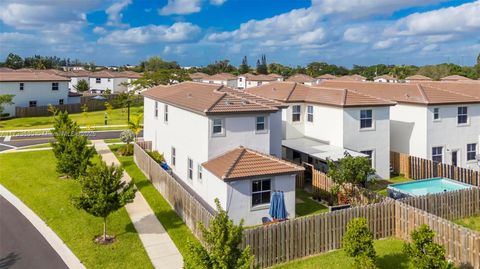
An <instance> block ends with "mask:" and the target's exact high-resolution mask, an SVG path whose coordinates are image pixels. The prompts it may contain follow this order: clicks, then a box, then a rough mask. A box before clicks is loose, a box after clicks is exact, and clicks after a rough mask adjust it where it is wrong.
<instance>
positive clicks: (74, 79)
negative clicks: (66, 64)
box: [67, 70, 92, 92]
mask: <svg viewBox="0 0 480 269" xmlns="http://www.w3.org/2000/svg"><path fill="white" fill-rule="evenodd" d="M91 74H92V72H90V71H86V70H78V71H71V72H68V74H67V76H68V77H69V78H70V83H69V84H68V88H69V89H70V91H75V92H76V91H77V84H78V82H79V81H80V80H85V81H86V82H87V84H88V85H89V86H90V75H91Z"/></svg>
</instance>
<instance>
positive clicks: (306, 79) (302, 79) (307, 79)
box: [287, 74, 317, 86]
mask: <svg viewBox="0 0 480 269" xmlns="http://www.w3.org/2000/svg"><path fill="white" fill-rule="evenodd" d="M287 81H290V82H296V83H300V84H305V85H308V86H312V85H313V84H315V83H316V82H317V80H316V79H314V78H312V77H311V76H308V75H305V74H296V75H293V76H291V77H289V78H288V79H287Z"/></svg>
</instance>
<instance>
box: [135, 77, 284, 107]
mask: <svg viewBox="0 0 480 269" xmlns="http://www.w3.org/2000/svg"><path fill="white" fill-rule="evenodd" d="M142 95H144V96H145V97H148V98H151V99H154V100H158V101H160V102H164V103H167V104H171V105H173V106H177V107H180V108H183V109H187V110H190V111H193V112H195V113H200V114H213V113H222V114H223V113H242V112H277V111H278V110H279V108H281V107H284V106H285V104H283V103H281V102H277V101H273V100H269V99H266V98H264V97H259V96H255V95H253V94H249V93H246V92H243V91H240V90H234V89H231V88H228V87H225V86H223V85H216V84H208V83H199V82H191V81H186V82H182V83H180V84H174V85H170V86H157V87H154V88H151V89H149V90H147V91H145V92H143V93H142Z"/></svg>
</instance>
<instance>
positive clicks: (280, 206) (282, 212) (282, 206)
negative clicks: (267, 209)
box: [277, 191, 287, 219]
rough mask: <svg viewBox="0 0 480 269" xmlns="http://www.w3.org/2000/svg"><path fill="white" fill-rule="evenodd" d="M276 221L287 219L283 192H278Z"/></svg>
mask: <svg viewBox="0 0 480 269" xmlns="http://www.w3.org/2000/svg"><path fill="white" fill-rule="evenodd" d="M277 211H278V212H277V214H278V217H277V218H278V219H286V218H287V210H286V208H285V196H284V194H283V191H281V192H279V195H278V209H277Z"/></svg>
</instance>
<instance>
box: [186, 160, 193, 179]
mask: <svg viewBox="0 0 480 269" xmlns="http://www.w3.org/2000/svg"><path fill="white" fill-rule="evenodd" d="M187 178H188V179H190V180H192V179H193V160H192V159H191V158H190V157H188V158H187Z"/></svg>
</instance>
